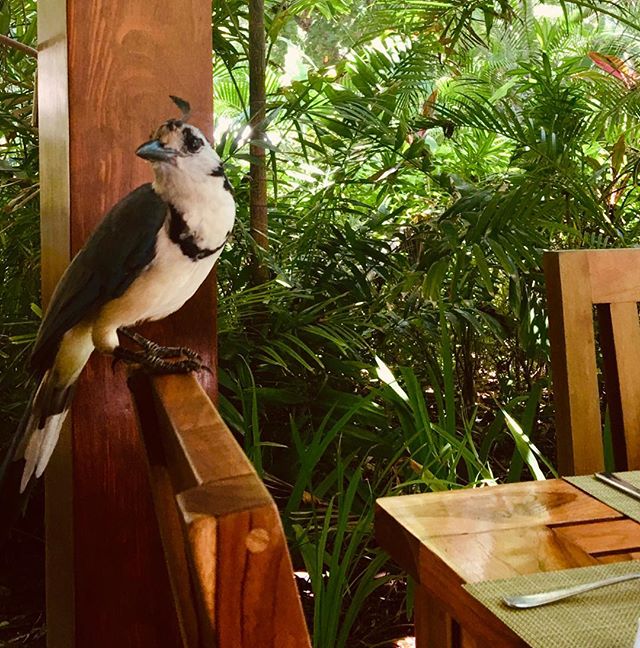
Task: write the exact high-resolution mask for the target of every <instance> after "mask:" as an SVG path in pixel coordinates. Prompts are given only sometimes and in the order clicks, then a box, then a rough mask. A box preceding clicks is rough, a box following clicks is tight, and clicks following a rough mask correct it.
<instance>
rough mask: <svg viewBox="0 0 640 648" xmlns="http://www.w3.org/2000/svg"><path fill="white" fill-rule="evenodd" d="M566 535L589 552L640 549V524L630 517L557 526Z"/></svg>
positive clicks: (557, 532)
mask: <svg viewBox="0 0 640 648" xmlns="http://www.w3.org/2000/svg"><path fill="white" fill-rule="evenodd" d="M554 532H555V533H556V534H558V535H561V536H564V537H565V538H566V539H567V540H569V541H570V542H573V543H575V544H576V545H578V546H579V547H581V548H582V549H584V551H586V552H587V553H589V554H599V553H610V552H611V551H612V549H613V550H614V551H627V552H629V551H634V550H636V551H640V524H638V523H637V522H635V521H634V520H630V519H629V518H623V519H620V520H606V521H601V522H592V523H591V524H570V525H566V526H560V527H555V528H554Z"/></svg>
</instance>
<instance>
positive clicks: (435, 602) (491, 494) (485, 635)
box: [375, 479, 640, 648]
mask: <svg viewBox="0 0 640 648" xmlns="http://www.w3.org/2000/svg"><path fill="white" fill-rule="evenodd" d="M375 529H376V538H377V540H378V542H379V543H380V545H381V546H382V547H383V548H384V549H385V550H386V551H387V552H389V554H390V555H391V557H392V558H393V559H394V560H395V561H396V562H397V563H398V564H399V565H401V566H402V567H403V568H404V569H405V570H406V571H407V572H408V573H409V575H410V576H412V577H413V578H414V579H415V581H416V596H415V623H416V645H417V648H427V647H428V648H448V647H456V648H485V647H487V646H492V647H494V646H495V647H502V646H504V647H505V648H510V647H512V646H526V644H525V643H524V642H523V641H522V640H521V639H519V638H518V637H517V636H516V635H515V634H514V633H513V632H512V631H511V630H510V629H509V628H507V627H506V626H505V625H504V624H503V623H502V622H501V621H500V620H499V619H497V618H496V617H495V616H493V615H492V614H491V613H490V612H489V611H488V610H487V609H486V608H485V607H484V606H483V605H481V604H480V603H479V602H478V601H477V600H476V599H474V598H473V597H472V596H471V595H469V594H468V593H467V592H466V591H465V590H464V589H463V588H462V585H463V584H464V583H473V582H480V581H486V580H495V579H499V578H509V577H513V576H517V575H519V574H532V573H536V572H540V571H552V570H557V569H568V568H571V567H584V566H587V565H596V564H599V563H606V562H615V561H621V560H632V559H640V524H638V523H637V522H635V521H633V520H631V519H629V518H627V517H625V516H624V515H622V514H621V513H618V511H615V510H614V509H612V508H610V507H609V506H606V505H605V504H602V503H601V502H599V501H598V500H596V499H595V498H593V497H591V496H590V495H587V494H586V493H584V492H582V491H581V490H579V489H577V488H576V487H574V486H572V485H571V484H569V483H568V482H565V481H563V480H562V479H552V480H548V481H539V482H525V483H517V484H505V485H502V486H493V487H487V488H476V489H470V490H458V491H447V492H440V493H426V494H423V495H406V496H399V497H384V498H381V499H379V500H377V506H376V521H375Z"/></svg>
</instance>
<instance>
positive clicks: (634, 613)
mask: <svg viewBox="0 0 640 648" xmlns="http://www.w3.org/2000/svg"><path fill="white" fill-rule="evenodd" d="M634 571H637V572H640V561H636V560H634V561H629V562H620V563H611V564H608V565H597V566H595V567H580V568H578V569H564V570H562V571H555V572H541V573H538V574H531V575H527V576H516V577H514V578H508V579H504V580H496V581H485V582H483V583H471V584H468V585H464V588H465V589H466V590H467V591H468V592H469V593H470V594H471V595H472V596H474V597H475V598H477V599H478V600H479V601H480V602H481V603H482V604H483V605H484V606H485V607H487V608H488V609H489V610H491V612H493V614H495V615H496V616H497V617H498V618H499V619H502V621H504V623H505V624H506V625H507V626H509V628H511V629H512V630H513V631H514V632H515V633H516V634H517V635H519V636H520V637H522V639H524V640H525V641H526V642H527V643H528V644H529V645H530V646H532V648H633V642H634V640H635V637H636V630H637V627H638V618H639V617H640V581H637V580H632V581H627V582H625V583H618V584H616V585H612V586H610V587H604V588H600V589H597V590H593V591H591V592H586V593H585V594H580V595H578V596H574V597H573V598H569V599H566V600H565V601H558V602H557V603H551V604H550V605H545V606H542V607H539V608H531V609H528V610H513V609H511V608H508V607H507V606H506V605H504V604H503V603H502V600H501V599H502V597H503V596H504V595H506V594H534V593H538V592H545V591H548V590H553V589H558V588H561V587H571V586H572V585H579V584H581V583H586V582H589V581H593V580H599V579H600V578H607V577H609V576H619V575H621V574H626V573H629V572H634Z"/></svg>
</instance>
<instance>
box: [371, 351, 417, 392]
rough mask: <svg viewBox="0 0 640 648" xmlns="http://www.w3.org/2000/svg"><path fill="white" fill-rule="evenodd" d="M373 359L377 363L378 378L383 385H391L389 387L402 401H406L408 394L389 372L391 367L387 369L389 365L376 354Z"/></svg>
mask: <svg viewBox="0 0 640 648" xmlns="http://www.w3.org/2000/svg"><path fill="white" fill-rule="evenodd" d="M375 360H376V364H377V365H378V369H377V374H378V378H380V380H381V381H382V382H383V383H384V384H385V385H389V387H391V389H393V391H394V392H395V393H396V394H398V396H400V398H402V400H403V401H405V402H408V401H409V396H408V395H407V392H405V391H404V389H402V387H400V385H399V384H398V381H397V380H396V377H395V376H394V375H393V373H392V372H391V369H389V367H388V366H387V365H386V364H385V363H384V362H383V361H382V360H381V359H380V358H379V357H378V356H375Z"/></svg>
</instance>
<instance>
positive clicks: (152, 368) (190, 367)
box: [112, 346, 211, 374]
mask: <svg viewBox="0 0 640 648" xmlns="http://www.w3.org/2000/svg"><path fill="white" fill-rule="evenodd" d="M173 357H175V356H173ZM118 362H124V363H126V364H137V365H140V367H141V368H142V369H144V370H145V371H148V372H149V373H153V374H172V373H190V372H192V371H201V370H203V369H204V370H205V371H208V372H210V373H211V369H209V367H207V366H206V365H204V364H202V362H201V361H200V360H195V359H193V358H186V359H182V360H167V359H166V358H164V357H162V356H158V355H153V354H152V353H147V352H145V351H132V350H131V349H126V348H125V347H122V346H117V347H116V348H115V349H114V350H113V363H112V366H113V367H115V365H116V364H117V363H118Z"/></svg>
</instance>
